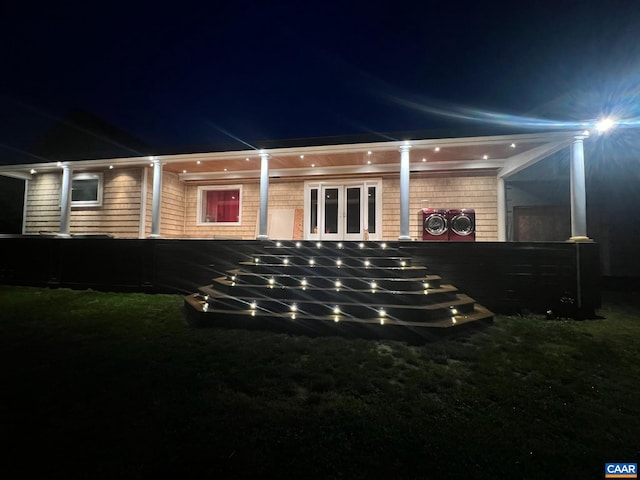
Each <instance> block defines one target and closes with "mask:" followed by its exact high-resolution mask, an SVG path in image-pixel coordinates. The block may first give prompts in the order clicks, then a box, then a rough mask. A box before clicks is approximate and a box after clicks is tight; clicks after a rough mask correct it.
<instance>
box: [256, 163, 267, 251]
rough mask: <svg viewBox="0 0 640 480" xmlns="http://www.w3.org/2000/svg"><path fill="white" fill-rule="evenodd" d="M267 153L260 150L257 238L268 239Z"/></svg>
mask: <svg viewBox="0 0 640 480" xmlns="http://www.w3.org/2000/svg"><path fill="white" fill-rule="evenodd" d="M268 221H269V154H268V153H265V152H263V151H260V227H259V230H258V238H257V239H258V240H269V235H268V230H267V227H268Z"/></svg>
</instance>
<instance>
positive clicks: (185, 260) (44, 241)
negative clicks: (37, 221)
mask: <svg viewBox="0 0 640 480" xmlns="http://www.w3.org/2000/svg"><path fill="white" fill-rule="evenodd" d="M266 243H267V244H271V242H266ZM387 243H388V244H389V246H390V247H400V248H401V249H402V251H403V252H406V254H407V256H411V257H413V263H414V264H424V265H427V266H428V267H429V270H430V273H433V274H437V275H440V276H441V277H442V278H443V283H450V284H453V285H455V286H456V287H457V288H458V289H459V290H460V291H462V292H464V293H466V294H468V295H470V296H472V297H473V298H474V299H475V300H476V301H477V302H478V303H480V304H482V305H484V306H485V307H488V308H490V309H492V310H493V311H494V312H496V313H512V312H522V311H532V312H545V311H547V310H548V309H553V310H554V311H556V312H558V313H563V309H564V310H566V311H567V312H569V313H575V312H578V313H579V314H581V315H591V314H593V312H594V311H595V309H597V308H599V307H600V301H601V297H600V267H599V265H600V262H599V247H598V245H597V244H595V243H582V244H581V243H569V242H530V243H511V242H506V243H505V242H474V243H466V242H465V243H457V242H399V243H398V242H387ZM264 245H265V243H263V242H260V241H255V240H244V241H242V240H165V239H154V240H152V239H143V240H134V239H113V238H100V237H84V238H83V237H71V238H57V237H41V236H19V235H18V236H0V283H4V284H11V285H31V286H50V287H66V288H76V289H85V288H93V289H96V290H109V291H140V292H150V293H177V294H188V293H193V292H195V291H197V289H198V287H200V286H203V285H207V284H209V283H211V280H212V279H213V278H215V277H217V276H220V275H222V274H223V273H224V272H226V271H227V270H229V269H232V268H236V267H237V266H238V263H239V262H240V261H243V260H249V259H251V256H252V254H253V253H256V252H259V251H261V250H262V248H263V247H264Z"/></svg>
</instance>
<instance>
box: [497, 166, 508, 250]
mask: <svg viewBox="0 0 640 480" xmlns="http://www.w3.org/2000/svg"><path fill="white" fill-rule="evenodd" d="M497 188H498V192H497V193H498V241H499V242H506V241H507V199H506V192H505V185H504V177H498V185H497Z"/></svg>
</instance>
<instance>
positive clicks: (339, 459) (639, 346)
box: [0, 286, 640, 479]
mask: <svg viewBox="0 0 640 480" xmlns="http://www.w3.org/2000/svg"><path fill="white" fill-rule="evenodd" d="M0 312H1V314H0V315H1V317H2V320H1V321H0V357H1V358H0V360H1V362H0V372H1V377H0V378H1V381H2V384H1V385H2V394H1V395H2V408H1V411H0V415H1V427H2V428H1V432H2V439H3V443H4V445H5V447H3V448H2V450H1V451H2V455H3V456H6V458H5V459H3V460H2V461H1V462H0V473H5V475H3V477H4V478H7V479H9V478H11V479H13V478H27V477H29V476H30V474H36V475H38V477H40V478H52V477H60V478H67V479H71V478H87V479H89V478H91V479H95V478H110V479H116V478H118V479H123V478H127V479H129V478H151V477H158V476H162V477H173V478H216V479H219V478H270V479H271V478H274V479H275V478H296V479H311V478H322V479H325V478H346V479H358V478H362V479H372V478H393V479H400V478H401V479H405V478H407V479H411V478H416V479H431V478H433V479H443V478H473V479H483V478H487V479H503V478H526V479H529V478H535V479H537V478H545V479H549V478H559V479H567V478H576V479H588V478H603V477H604V464H605V462H638V460H640V342H639V339H640V296H638V295H634V294H633V293H625V294H613V293H607V292H605V294H604V303H603V308H602V309H601V310H600V311H599V312H598V313H599V315H600V316H601V317H602V318H600V319H597V320H586V321H574V320H546V319H545V318H544V317H538V316H518V317H507V316H498V317H496V319H495V322H494V324H493V325H491V326H489V327H486V328H483V329H482V330H479V331H477V332H474V333H471V334H469V335H466V336H465V337H461V338H458V339H453V340H437V341H434V342H431V343H427V344H425V345H421V346H415V345H414V346H412V345H408V344H405V343H401V342H393V341H371V340H363V339H345V338H338V337H335V338H309V337H303V336H289V335H284V334H275V333H270V332H255V331H253V332H250V331H244V330H231V329H217V328H206V329H193V328H191V327H189V326H187V324H186V323H185V322H184V319H183V314H182V297H181V296H178V295H175V296H173V295H144V294H115V293H103V292H95V291H73V290H66V289H60V290H48V289H39V288H28V287H8V286H0Z"/></svg>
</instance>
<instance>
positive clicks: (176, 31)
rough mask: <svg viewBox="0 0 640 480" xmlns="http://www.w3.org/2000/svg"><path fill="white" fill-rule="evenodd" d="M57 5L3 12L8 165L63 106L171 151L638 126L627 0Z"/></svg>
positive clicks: (631, 12)
mask: <svg viewBox="0 0 640 480" xmlns="http://www.w3.org/2000/svg"><path fill="white" fill-rule="evenodd" d="M14 3H16V4H17V3H18V2H14ZM57 3H58V2H49V3H42V2H40V3H31V2H21V3H19V6H17V5H13V6H8V7H7V6H4V7H2V18H3V26H2V28H1V29H0V38H1V39H2V50H1V51H2V58H1V61H2V63H1V65H2V73H1V74H0V85H1V91H0V109H1V110H0V111H1V115H0V145H1V148H0V155H6V154H8V153H9V152H12V151H18V150H20V149H27V148H28V147H29V145H30V144H32V143H33V142H35V141H37V139H38V138H39V136H41V135H42V134H43V131H45V130H46V128H48V127H49V126H50V124H51V123H52V122H55V121H57V120H59V119H61V118H64V117H65V115H67V113H68V112H69V111H71V110H73V109H81V110H84V111H87V112H90V113H91V114H92V115H95V116H97V117H99V118H102V119H104V120H105V121H107V122H109V123H111V124H113V125H115V126H116V127H118V128H120V129H122V130H124V131H126V132H128V133H130V134H131V135H134V136H135V137H137V138H139V139H140V140H141V141H142V142H143V143H145V144H147V145H152V146H156V147H163V148H174V147H175V148H176V149H177V150H178V149H180V148H184V146H187V145H208V144H215V143H216V142H222V141H229V140H230V139H234V138H235V139H238V140H239V141H247V142H252V141H255V140H259V139H288V138H299V137H317V136H325V135H343V134H359V133H366V132H397V131H409V130H425V129H432V128H439V127H441V126H443V125H445V124H446V123H447V122H450V121H451V119H452V118H455V116H456V115H458V114H464V115H465V116H466V117H472V118H476V117H480V118H486V116H487V114H494V113H497V114H500V116H499V117H498V118H500V119H509V118H510V117H503V116H502V115H506V114H509V115H517V116H532V117H537V118H546V119H551V120H556V121H569V122H573V121H579V120H588V119H593V118H596V117H598V116H600V115H602V114H607V113H614V114H617V115H618V116H625V117H638V116H640V107H639V104H640V4H639V3H638V2H637V0H628V1H616V0H608V1H595V0H594V1H589V0H581V1H563V0H555V1H546V0H541V1H531V2H528V1H522V2H520V1H514V2H509V3H506V2H491V1H489V2H456V1H448V2H431V1H420V2H415V1H412V2H402V1H394V2H376V1H367V2H348V1H342V2H331V1H328V2H313V1H298V2H280V1H269V2H266V1H265V2H251V1H242V0H237V1H232V2H216V1H212V2H195V3H191V2H187V1H180V2H126V3H122V2H118V1H113V2H104V3H103V4H101V3H98V2H86V1H85V2H59V3H60V4H57ZM469 122H470V123H475V121H474V120H469Z"/></svg>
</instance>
